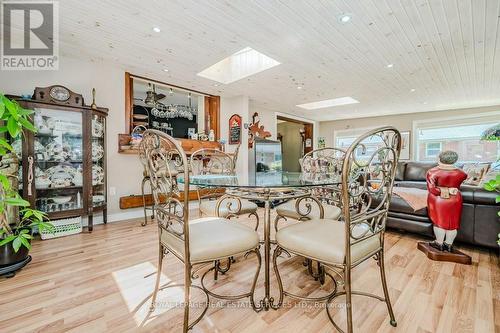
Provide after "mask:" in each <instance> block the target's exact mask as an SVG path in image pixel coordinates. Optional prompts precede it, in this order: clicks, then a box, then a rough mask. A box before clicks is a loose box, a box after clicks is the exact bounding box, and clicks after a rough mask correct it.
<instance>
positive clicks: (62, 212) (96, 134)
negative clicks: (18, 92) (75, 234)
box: [12, 88, 108, 231]
mask: <svg viewBox="0 0 500 333" xmlns="http://www.w3.org/2000/svg"><path fill="white" fill-rule="evenodd" d="M42 89H47V88H42ZM40 91H41V89H40V88H37V90H36V91H35V95H34V98H35V99H30V100H27V99H20V98H18V99H17V100H18V102H19V103H20V104H21V106H22V107H24V108H26V109H30V110H34V111H35V112H34V114H33V122H34V125H35V127H36V128H37V132H36V133H32V132H26V133H25V135H24V136H23V138H22V140H21V139H19V140H18V141H17V142H16V141H14V142H12V145H13V147H14V150H15V151H16V153H17V155H18V157H19V161H20V164H21V165H22V167H21V168H20V174H19V184H20V185H19V187H20V191H21V192H22V196H23V198H25V199H26V200H28V201H29V202H30V203H31V207H34V208H36V209H39V210H41V211H44V212H46V213H47V214H48V216H49V218H50V219H51V220H55V219H62V218H69V217H76V216H82V217H84V216H87V217H88V230H89V231H92V228H93V216H94V214H95V213H97V212H102V213H103V220H104V223H106V222H107V191H106V178H107V170H106V117H107V114H108V110H107V109H106V108H100V107H97V108H91V107H89V106H84V105H83V99H81V105H75V104H74V103H73V104H72V105H70V104H68V103H67V102H66V103H63V102H58V101H54V100H50V101H47V100H46V99H45V100H37V99H36V98H37V97H39V96H37V92H38V93H39V92H40ZM71 94H73V93H71ZM43 95H44V96H47V92H45V93H44V94H43ZM78 96H81V95H78Z"/></svg>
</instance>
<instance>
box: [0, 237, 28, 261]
mask: <svg viewBox="0 0 500 333" xmlns="http://www.w3.org/2000/svg"><path fill="white" fill-rule="evenodd" d="M28 253H29V250H28V249H27V248H26V247H25V246H21V248H19V250H18V251H17V253H16V252H14V248H13V247H12V242H11V243H8V244H5V245H2V246H0V267H2V266H9V265H13V264H16V263H19V262H21V261H23V260H26V258H27V257H28Z"/></svg>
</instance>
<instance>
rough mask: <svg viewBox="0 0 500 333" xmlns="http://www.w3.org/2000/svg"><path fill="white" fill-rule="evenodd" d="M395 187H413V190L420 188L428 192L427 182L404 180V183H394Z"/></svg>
mask: <svg viewBox="0 0 500 333" xmlns="http://www.w3.org/2000/svg"><path fill="white" fill-rule="evenodd" d="M394 186H400V187H412V188H419V189H421V190H426V189H427V182H425V181H416V180H414V181H409V180H403V181H397V182H395V183H394Z"/></svg>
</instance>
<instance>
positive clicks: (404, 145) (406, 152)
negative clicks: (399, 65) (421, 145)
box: [399, 131, 411, 160]
mask: <svg viewBox="0 0 500 333" xmlns="http://www.w3.org/2000/svg"><path fill="white" fill-rule="evenodd" d="M410 142H411V136H410V131H406V132H401V153H400V154H399V159H400V160H409V159H410V156H411V151H410V148H411V147H410V146H411V145H410Z"/></svg>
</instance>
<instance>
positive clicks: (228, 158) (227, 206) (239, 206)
mask: <svg viewBox="0 0 500 333" xmlns="http://www.w3.org/2000/svg"><path fill="white" fill-rule="evenodd" d="M235 161H236V156H232V155H230V154H228V153H225V152H223V151H221V150H218V149H213V148H202V149H199V150H197V151H195V152H193V153H192V154H191V158H190V166H191V172H192V173H193V175H195V176H197V175H231V176H235V175H236V172H235ZM196 191H197V195H198V203H199V210H200V216H203V215H205V216H220V217H225V218H231V217H237V216H240V215H245V214H248V217H250V216H255V218H256V224H255V230H257V229H258V227H259V215H258V214H257V208H258V207H257V205H256V204H255V203H253V202H251V201H249V200H244V199H239V198H236V197H234V198H231V199H229V198H228V199H227V200H225V203H224V204H223V205H221V202H220V200H217V199H219V198H220V197H221V196H222V195H224V190H223V189H220V188H200V187H198V188H197V189H196Z"/></svg>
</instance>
